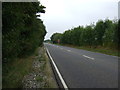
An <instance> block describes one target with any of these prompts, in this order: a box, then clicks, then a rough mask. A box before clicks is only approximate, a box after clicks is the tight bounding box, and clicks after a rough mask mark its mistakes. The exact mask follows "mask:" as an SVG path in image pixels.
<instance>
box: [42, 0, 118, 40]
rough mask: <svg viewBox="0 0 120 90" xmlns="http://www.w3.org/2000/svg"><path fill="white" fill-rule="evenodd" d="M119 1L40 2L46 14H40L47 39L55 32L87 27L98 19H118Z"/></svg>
mask: <svg viewBox="0 0 120 90" xmlns="http://www.w3.org/2000/svg"><path fill="white" fill-rule="evenodd" d="M118 1H119V0H40V2H41V4H42V5H44V6H45V7H46V9H45V10H46V13H45V14H41V17H40V18H41V19H42V20H43V22H44V25H45V26H46V30H47V35H46V37H45V39H49V38H50V37H51V35H52V34H53V33H55V32H59V33H62V32H64V31H65V30H68V29H71V28H73V27H77V26H79V25H83V26H86V25H89V24H91V23H93V22H97V21H98V20H99V19H102V20H105V19H106V18H108V19H111V20H113V19H115V18H118Z"/></svg>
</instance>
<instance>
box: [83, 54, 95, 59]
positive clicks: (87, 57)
mask: <svg viewBox="0 0 120 90" xmlns="http://www.w3.org/2000/svg"><path fill="white" fill-rule="evenodd" d="M83 57H86V58H89V59H92V60H94V58H91V57H89V56H86V55H83Z"/></svg>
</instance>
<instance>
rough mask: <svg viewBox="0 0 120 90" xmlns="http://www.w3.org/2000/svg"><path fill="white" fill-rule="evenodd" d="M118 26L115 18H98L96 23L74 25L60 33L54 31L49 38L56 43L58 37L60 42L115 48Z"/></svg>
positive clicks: (117, 39) (116, 45)
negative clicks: (112, 19)
mask: <svg viewBox="0 0 120 90" xmlns="http://www.w3.org/2000/svg"><path fill="white" fill-rule="evenodd" d="M119 24H120V23H119ZM118 26H120V25H118V21H117V20H114V21H111V20H109V19H106V20H104V21H103V20H99V21H98V22H97V23H96V25H94V24H91V25H87V26H85V27H83V26H79V27H75V28H73V29H70V30H67V31H65V32H64V33H62V34H61V33H54V34H53V35H52V36H51V40H52V42H53V43H58V39H59V40H60V43H62V44H70V45H76V46H89V47H98V46H104V47H111V48H115V49H117V48H118V41H119V38H118V32H119V31H118V30H119V29H118Z"/></svg>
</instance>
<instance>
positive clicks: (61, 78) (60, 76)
mask: <svg viewBox="0 0 120 90" xmlns="http://www.w3.org/2000/svg"><path fill="white" fill-rule="evenodd" d="M46 50H47V53H48V55H49V57H50V59H51V61H52V64H53V66H54V67H55V70H56V72H57V74H58V76H59V78H60V80H61V82H62V84H63V87H64V88H65V90H68V86H67V85H66V83H65V81H64V79H63V77H62V75H61V74H60V71H59V70H58V68H57V66H56V64H55V62H54V60H53V58H52V57H51V55H50V53H49V51H48V49H47V47H46Z"/></svg>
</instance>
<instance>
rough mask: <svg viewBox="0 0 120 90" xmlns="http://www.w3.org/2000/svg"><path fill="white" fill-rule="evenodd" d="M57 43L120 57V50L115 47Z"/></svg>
mask: <svg viewBox="0 0 120 90" xmlns="http://www.w3.org/2000/svg"><path fill="white" fill-rule="evenodd" d="M57 45H62V46H68V47H72V48H77V49H83V50H88V51H92V52H98V53H103V54H107V55H113V56H119V57H120V51H118V50H117V49H114V48H106V47H100V46H99V47H96V48H95V47H89V46H74V45H64V44H57Z"/></svg>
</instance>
